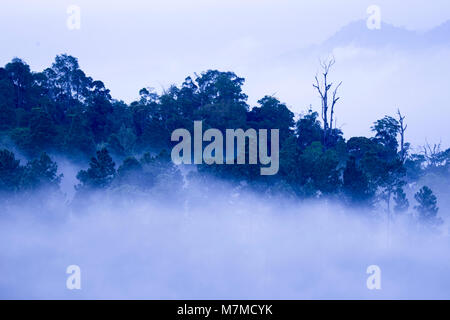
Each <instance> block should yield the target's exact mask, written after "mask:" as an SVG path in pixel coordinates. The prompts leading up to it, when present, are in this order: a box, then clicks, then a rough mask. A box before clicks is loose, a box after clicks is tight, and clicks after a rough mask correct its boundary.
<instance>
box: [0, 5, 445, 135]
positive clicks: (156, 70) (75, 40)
mask: <svg viewBox="0 0 450 320" xmlns="http://www.w3.org/2000/svg"><path fill="white" fill-rule="evenodd" d="M72 4H74V5H78V6H79V7H80V9H81V29H80V30H69V29H68V28H67V26H66V21H67V18H68V14H67V12H66V10H67V7H68V6H69V5H72ZM372 4H376V5H378V6H379V7H380V8H381V12H382V20H383V21H384V22H387V23H390V24H393V25H395V26H399V27H405V28H407V29H410V30H418V31H425V30H427V29H430V28H433V27H435V26H437V25H439V24H441V23H442V22H444V21H446V20H448V19H449V18H450V1H448V0H434V1H429V0H428V1H425V0H411V1H407V2H406V1H400V0H378V1H376V2H373V1H372V0H371V1H365V0H341V1H337V0H315V1H312V0H311V1H298V0H227V1H215V0H191V1H186V0H151V1H141V0H127V1H117V0H116V1H114V0H108V1H104V0H101V1H92V0H90V1H85V0H78V1H76V0H73V1H62V0H58V1H51V0H28V1H26V0H2V3H1V11H0V28H1V30H2V32H0V42H1V43H2V50H1V51H0V64H1V65H4V64H5V63H7V62H8V61H10V60H11V59H12V58H13V57H20V58H22V59H24V60H25V61H26V62H27V63H28V64H30V66H31V68H32V69H33V70H35V71H40V70H42V69H44V68H45V67H47V66H50V65H51V63H52V61H53V59H54V57H55V56H56V55H57V54H60V53H68V54H71V55H73V56H75V57H77V58H78V59H79V62H80V65H81V68H82V69H83V70H84V71H85V72H86V73H87V74H88V75H90V76H92V77H93V78H94V79H99V80H102V81H104V82H105V84H106V85H107V86H108V87H109V88H110V89H111V92H112V95H113V97H115V98H117V99H123V100H125V101H127V102H130V101H132V100H133V99H135V98H136V97H137V94H138V91H139V89H140V88H142V87H148V86H149V87H155V88H156V89H157V90H158V91H160V90H161V89H162V88H167V87H168V86H169V85H170V84H171V83H176V84H180V83H181V82H182V81H183V79H184V78H185V77H186V76H188V75H192V74H193V73H194V72H201V71H204V70H207V69H216V68H217V69H221V70H226V71H227V70H231V71H234V72H236V73H237V74H238V75H240V76H242V77H245V78H246V79H247V83H246V86H245V90H246V91H247V93H248V94H249V96H250V97H249V102H250V104H252V105H253V104H254V103H255V102H256V101H257V100H258V99H260V98H261V97H262V96H264V95H265V94H273V93H276V95H277V97H278V98H279V99H280V100H282V101H284V102H286V103H287V104H288V105H289V106H290V107H291V108H292V109H293V110H294V111H295V112H301V111H303V110H304V109H305V108H306V106H308V105H309V104H313V105H314V104H316V103H317V101H316V100H313V101H311V100H312V99H314V97H315V96H314V92H313V91H312V89H311V88H312V87H311V86H310V83H308V82H309V81H310V79H313V77H314V73H315V72H316V71H317V70H316V69H317V65H314V62H312V65H311V63H310V62H309V61H308V64H307V66H304V67H300V65H301V63H300V62H296V63H295V65H296V67H295V68H294V67H293V65H289V64H290V63H291V62H286V63H285V64H284V65H283V61H281V63H280V61H275V60H274V59H276V58H277V57H280V56H282V55H283V54H284V53H286V52H292V51H295V50H298V49H300V48H303V47H308V46H309V45H312V44H318V43H321V42H322V41H324V40H326V39H327V38H328V37H330V36H331V35H333V34H334V33H335V32H336V31H338V30H339V28H341V27H342V26H345V25H346V24H348V23H350V22H352V21H355V20H359V19H366V18H367V13H366V10H367V8H368V6H369V5H372ZM441 56H444V55H441ZM345 57H347V58H348V54H344V60H345ZM359 58H360V56H358V59H359ZM400 58H401V61H403V60H404V59H403V58H402V57H400ZM365 59H366V60H367V57H366V58H365ZM378 59H381V58H380V57H378ZM366 60H364V61H366ZM381 60H383V61H384V60H385V59H384V58H383V59H381ZM358 61H359V62H355V63H354V64H352V63H351V61H348V59H347V61H346V62H343V63H342V64H341V71H339V72H340V73H339V72H338V73H337V74H336V75H337V76H340V77H341V76H342V78H345V76H346V75H347V74H348V72H344V71H343V70H342V66H350V67H352V66H353V68H354V69H355V68H356V69H357V68H361V62H360V60H358ZM395 61H398V60H395ZM419 61H420V60H419ZM338 63H339V61H338ZM414 64H417V63H414ZM372 67H373V66H372ZM375 67H376V66H375ZM386 68H387V69H383V70H390V72H394V71H395V70H394V71H393V69H392V68H394V69H395V68H397V65H396V62H394V60H392V61H391V65H390V66H387V67H386ZM431 68H433V67H431ZM445 68H449V70H450V66H449V64H448V63H447V64H446V66H445ZM269 70H270V71H269ZM353 71H354V72H357V71H358V70H356V71H355V70H353ZM416 71H417V70H416ZM383 72H384V75H385V76H386V77H387V78H392V77H391V76H389V75H386V72H389V71H383ZM414 75H415V73H414V72H412V76H414ZM424 76H425V75H424ZM428 76H434V74H428ZM349 81H350V83H348V82H349ZM358 81H360V80H358ZM347 83H348V86H347V89H345V86H344V87H343V90H344V91H343V94H344V93H346V94H347V101H346V103H347V105H346V106H347V107H346V108H343V109H344V110H342V111H341V115H340V117H341V118H340V119H341V125H343V126H344V130H348V131H349V132H350V134H367V131H368V128H369V127H370V122H371V121H373V120H375V119H373V118H372V117H374V116H380V115H381V116H382V115H383V113H387V112H392V111H394V110H395V108H396V107H402V108H403V109H405V108H406V109H407V108H409V109H407V111H408V113H409V115H410V118H411V121H412V122H413V124H415V127H416V128H418V126H419V125H421V124H420V122H419V120H421V121H425V122H424V123H422V128H421V129H420V130H419V129H416V130H415V131H414V129H411V130H412V132H411V133H412V135H413V139H414V142H415V143H417V144H418V143H420V142H421V141H422V142H423V141H424V139H425V138H428V139H430V140H432V141H437V140H439V139H444V138H445V136H446V135H447V134H446V133H447V132H448V129H447V126H446V124H444V122H442V125H439V124H435V123H434V122H433V120H432V119H433V118H432V117H430V119H428V120H427V119H425V120H424V119H423V117H422V115H420V114H419V113H416V111H417V110H418V108H419V106H418V105H414V103H412V102H415V101H417V100H418V98H421V97H414V99H412V98H411V101H412V102H411V103H410V102H408V103H405V104H408V105H409V106H407V105H405V106H394V104H395V103H396V102H397V101H392V105H391V104H389V105H388V103H389V102H390V101H391V100H388V98H389V99H391V97H392V94H389V93H386V94H385V99H384V100H383V99H380V100H379V101H377V105H383V106H384V107H385V109H382V110H379V112H378V113H374V112H373V109H374V108H373V107H372V108H371V107H370V106H368V107H367V112H365V111H364V112H365V114H367V119H365V120H364V121H362V122H360V123H359V124H355V121H354V120H355V119H357V118H360V117H359V116H357V115H355V110H356V109H355V108H357V107H358V108H360V107H361V105H360V103H361V101H362V100H361V97H362V96H356V95H355V93H354V92H353V93H352V92H351V90H350V88H349V87H350V85H351V80H347ZM440 83H442V82H440ZM447 83H448V82H447ZM418 85H421V84H420V83H418ZM387 87H388V88H390V87H392V85H387ZM446 87H447V86H446ZM299 88H301V89H299ZM370 88H373V90H370ZM404 89H405V88H404ZM375 90H376V91H377V92H376V95H377V96H383V92H380V90H381V88H380V87H377V88H374V87H373V86H369V87H368V88H366V89H365V92H364V93H363V94H364V95H369V96H370V95H371V94H372V95H373V94H375V93H374V91H375ZM426 91H427V90H426ZM358 92H361V90H358ZM352 94H353V96H352ZM425 94H429V95H433V92H432V91H431V92H430V91H427V92H423V95H425ZM425 98H426V97H423V99H424V100H425ZM449 98H450V97H449ZM358 99H359V100H358ZM372 100H373V99H372ZM342 101H343V102H342V103H345V102H344V101H345V100H344V99H343V100H342ZM398 101H399V102H401V101H405V98H404V97H401V99H400V98H399V99H398ZM447 101H448V100H447ZM443 102H444V101H436V103H438V104H441V106H440V108H441V109H439V110H436V112H438V111H442V110H448V109H449V108H448V107H447V106H448V104H447V106H445V108H443V106H442V103H443ZM357 104H359V105H358V106H357ZM427 108H428V110H432V108H431V107H430V106H427ZM430 108H431V109H430ZM369 109H372V113H371V112H370V110H369ZM359 111H361V109H359ZM445 112H447V113H446V115H447V116H450V114H449V112H448V111H445ZM434 116H436V115H434ZM415 119H416V120H417V121H416V123H414V121H415ZM427 121H428V122H427ZM423 126H425V127H428V128H429V130H428V129H427V130H428V132H425V133H424V132H422V131H421V130H422V129H423ZM412 127H413V126H412ZM432 127H434V128H432ZM433 130H434V131H433ZM444 140H445V139H444ZM444 142H445V141H444Z"/></svg>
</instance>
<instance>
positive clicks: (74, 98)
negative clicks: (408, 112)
mask: <svg viewBox="0 0 450 320" xmlns="http://www.w3.org/2000/svg"><path fill="white" fill-rule="evenodd" d="M333 63H334V61H332V60H331V61H328V62H325V63H323V64H322V66H321V67H322V70H321V73H320V74H319V75H318V76H317V77H316V78H315V81H313V86H312V87H311V90H316V91H317V92H318V96H319V102H320V107H319V108H318V112H315V111H313V109H311V108H310V109H309V110H308V111H307V112H305V113H304V114H301V115H300V116H299V117H295V116H294V113H293V112H291V111H290V110H289V108H288V107H287V106H286V104H284V103H282V102H280V101H279V100H278V99H277V98H276V97H274V96H265V97H263V98H261V99H260V100H259V101H258V105H257V106H253V107H251V106H249V105H248V103H247V95H246V94H245V93H244V92H243V90H242V86H243V84H244V79H243V78H240V77H238V76H237V75H236V74H234V73H233V72H220V71H217V70H208V71H206V72H203V73H201V74H199V75H197V74H196V75H195V78H192V77H187V78H186V79H185V81H184V82H183V83H182V85H181V86H175V85H173V86H171V87H170V88H168V89H167V90H164V91H163V92H162V93H161V94H158V93H156V92H155V91H154V90H152V89H150V88H144V89H142V90H140V91H139V99H138V100H137V101H134V102H132V103H130V104H126V103H124V102H123V101H120V100H115V99H113V98H112V97H111V95H110V92H109V90H108V89H107V88H106V87H105V85H104V84H103V83H102V82H101V81H98V80H93V79H92V78H91V77H89V76H87V75H86V74H85V73H84V72H83V71H82V70H81V69H80V67H79V64H78V61H77V59H76V58H74V57H72V56H69V55H65V54H64V55H59V56H57V57H56V59H55V61H54V63H53V64H52V66H51V67H50V68H47V69H45V70H44V71H43V72H33V71H31V70H30V67H29V66H28V65H27V64H26V63H25V62H24V61H22V60H20V59H17V58H16V59H13V60H12V61H11V62H10V63H8V64H6V65H5V67H3V68H0V147H1V148H0V149H1V150H0V193H1V199H2V200H1V201H2V202H3V203H6V202H5V201H8V200H10V199H13V198H14V197H16V196H18V195H23V194H26V193H27V192H30V191H33V190H38V189H40V190H41V189H45V190H54V191H55V192H58V190H59V188H60V183H61V179H62V178H63V176H62V174H61V173H60V172H59V171H58V164H57V163H56V162H55V161H54V160H53V159H52V158H53V155H58V156H64V157H66V158H68V159H70V160H71V161H74V162H77V163H79V164H82V165H83V166H84V167H85V170H81V171H79V173H78V174H77V179H78V183H77V184H76V186H75V188H76V190H77V195H78V196H80V195H86V194H88V193H89V192H91V191H93V190H104V189H117V188H121V189H122V190H123V189H127V188H128V189H127V190H139V191H141V192H149V193H151V192H163V193H165V194H171V195H172V197H173V198H174V199H176V198H177V196H178V194H181V189H182V188H183V185H184V184H185V180H186V179H201V178H202V177H205V176H208V177H217V178H218V179H221V180H224V181H227V183H230V184H231V185H236V186H245V188H248V189H251V190H254V191H256V192H262V193H264V194H267V195H269V196H270V195H272V194H283V195H289V196H290V197H294V198H298V199H312V198H326V199H339V200H342V201H344V202H345V203H347V204H349V205H351V206H354V207H355V206H356V207H358V206H360V207H364V208H382V209H383V210H386V212H387V213H388V214H390V215H392V216H393V217H395V216H396V215H405V214H409V215H411V216H413V217H414V218H415V219H416V220H417V221H420V222H422V223H423V224H424V225H428V226H436V225H439V224H441V223H442V219H441V218H440V217H439V208H438V203H437V202H438V199H437V197H436V196H435V194H434V193H433V191H432V190H431V188H430V187H429V186H426V185H424V184H421V182H422V181H423V180H424V179H423V178H424V177H427V176H434V177H437V179H440V181H441V182H442V185H444V186H445V185H447V186H448V181H450V180H449V179H450V149H447V150H445V151H443V150H441V149H440V147H439V145H435V146H430V145H427V146H425V147H423V148H422V150H423V151H422V152H417V153H413V152H412V149H411V148H410V144H409V143H407V124H406V118H405V116H404V115H402V114H401V112H400V111H398V113H397V114H395V115H392V116H385V117H384V118H382V119H380V120H377V121H375V122H374V123H373V126H372V128H371V129H372V131H373V136H372V137H352V138H350V139H345V138H344V137H343V132H342V131H341V130H340V129H339V128H338V127H336V124H335V120H334V119H335V113H337V112H339V109H338V106H339V102H340V101H339V96H338V89H339V86H340V84H339V85H335V84H333V83H331V82H329V80H328V78H329V72H330V70H331V68H332V66H333ZM313 80H314V79H313ZM361 112H363V110H362V111H361ZM195 120H202V121H203V127H204V128H205V130H206V129H207V128H217V129H219V130H222V131H224V130H225V129H233V128H242V129H244V130H245V129H247V128H254V129H279V132H280V170H279V172H278V174H277V175H275V176H261V175H260V173H259V167H258V166H256V165H248V164H247V165H232V166H229V165H197V166H192V168H194V169H192V168H191V169H192V170H188V171H187V173H186V172H183V169H182V168H180V167H177V166H175V165H174V164H173V163H172V162H171V158H170V150H171V148H172V147H173V144H174V143H173V142H171V133H172V132H173V131H174V130H175V129H178V128H186V129H188V130H189V131H192V129H193V122H194V121H195ZM19 155H20V156H19ZM49 155H52V156H49ZM19 158H21V159H22V160H21V161H20V160H19ZM24 159H27V160H28V161H27V160H24ZM186 177H187V178H186ZM425 180H426V179H425ZM410 185H413V186H415V188H416V189H415V191H414V192H413V194H412V195H408V190H409V189H408V186H410ZM407 189H408V190H407ZM180 196H181V195H180ZM413 202H414V203H413Z"/></svg>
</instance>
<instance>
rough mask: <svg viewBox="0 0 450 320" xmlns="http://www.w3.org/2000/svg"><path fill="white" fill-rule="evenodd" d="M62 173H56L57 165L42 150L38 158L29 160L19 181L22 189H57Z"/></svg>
mask: <svg viewBox="0 0 450 320" xmlns="http://www.w3.org/2000/svg"><path fill="white" fill-rule="evenodd" d="M62 177H63V175H62V174H59V175H58V165H57V164H56V162H53V161H52V160H51V159H50V157H49V156H48V155H47V154H46V153H45V152H44V153H42V154H41V155H40V157H39V158H38V159H34V160H31V161H29V162H28V163H27V165H26V166H25V168H24V172H23V175H22V178H21V181H20V184H21V187H22V188H24V189H31V190H33V189H37V188H40V187H46V188H51V189H54V190H56V189H58V188H59V184H60V182H61V178H62Z"/></svg>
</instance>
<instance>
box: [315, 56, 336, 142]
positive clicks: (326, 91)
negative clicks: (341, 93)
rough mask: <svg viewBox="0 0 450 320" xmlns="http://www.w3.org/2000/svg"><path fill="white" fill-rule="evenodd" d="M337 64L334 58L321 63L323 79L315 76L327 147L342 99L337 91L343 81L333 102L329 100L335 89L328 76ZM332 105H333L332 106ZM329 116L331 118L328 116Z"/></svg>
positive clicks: (333, 95)
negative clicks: (336, 109)
mask: <svg viewBox="0 0 450 320" xmlns="http://www.w3.org/2000/svg"><path fill="white" fill-rule="evenodd" d="M335 63H336V60H335V59H334V58H331V59H328V60H327V61H320V66H321V67H322V79H320V80H319V77H318V75H316V76H315V81H316V82H315V83H314V84H313V87H314V88H315V89H316V90H317V92H318V93H319V96H320V100H321V104H322V112H321V116H322V121H323V130H324V137H323V140H324V146H325V147H326V145H327V141H328V136H329V135H330V133H331V132H332V130H333V117H334V108H335V105H336V103H337V102H338V101H339V99H340V97H338V96H337V91H338V89H339V87H340V86H341V84H342V81H341V82H340V83H339V84H338V85H337V86H336V88H335V89H334V91H333V92H332V100H331V102H330V101H328V100H329V95H330V90H331V88H332V87H333V83H332V82H328V75H329V73H330V70H331V68H332V67H333V65H334V64H335ZM330 103H331V105H330ZM328 115H329V116H328Z"/></svg>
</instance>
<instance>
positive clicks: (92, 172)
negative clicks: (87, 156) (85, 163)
mask: <svg viewBox="0 0 450 320" xmlns="http://www.w3.org/2000/svg"><path fill="white" fill-rule="evenodd" d="M115 175H116V169H115V163H114V161H113V160H112V158H111V156H110V155H109V153H108V150H106V149H105V148H103V149H101V150H99V151H97V156H96V157H92V158H91V161H90V162H89V169H87V170H81V171H80V172H78V174H77V179H78V180H79V181H80V182H81V184H79V185H78V186H77V189H86V188H88V189H89V188H93V189H101V188H106V187H108V186H109V185H110V184H111V182H112V181H113V179H114V177H115Z"/></svg>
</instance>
